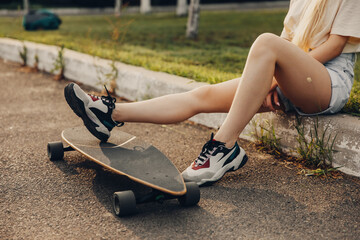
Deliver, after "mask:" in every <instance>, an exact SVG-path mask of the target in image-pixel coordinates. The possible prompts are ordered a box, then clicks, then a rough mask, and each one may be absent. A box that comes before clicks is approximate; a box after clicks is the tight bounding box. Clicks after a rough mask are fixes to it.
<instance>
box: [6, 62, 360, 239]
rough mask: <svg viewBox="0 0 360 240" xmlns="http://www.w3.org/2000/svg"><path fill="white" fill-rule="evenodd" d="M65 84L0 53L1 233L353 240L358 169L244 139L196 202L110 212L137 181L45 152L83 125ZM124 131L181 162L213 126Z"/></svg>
mask: <svg viewBox="0 0 360 240" xmlns="http://www.w3.org/2000/svg"><path fill="white" fill-rule="evenodd" d="M67 83H68V81H65V80H63V81H60V82H58V81H55V80H53V77H52V76H51V75H48V74H46V73H28V72H26V71H23V70H22V69H21V68H20V67H19V64H16V63H10V62H4V61H3V60H0V86H1V87H0V94H1V103H0V126H1V128H0V129H1V130H0V239H359V236H360V215H359V213H360V189H359V187H360V179H359V178H356V177H351V176H347V175H342V176H343V177H342V178H340V179H333V178H328V179H321V178H317V177H307V176H304V175H301V174H300V175H299V174H298V172H299V169H298V168H297V167H296V166H294V165H292V164H288V163H286V162H284V161H282V160H276V159H274V158H273V157H272V156H270V155H267V154H264V153H261V152H258V151H257V150H256V149H255V148H254V146H253V144H252V143H249V142H246V141H243V140H240V142H239V143H240V145H241V146H242V147H243V148H244V149H245V151H246V152H247V154H248V156H249V161H248V163H247V164H246V165H245V166H244V167H243V168H242V169H240V170H239V171H237V172H233V173H229V174H227V175H225V177H224V178H223V179H222V180H221V181H219V182H218V183H216V184H214V185H213V186H211V187H204V188H201V200H200V202H199V204H198V206H195V207H190V208H183V207H180V206H179V204H178V203H177V201H176V200H171V201H166V202H165V203H163V204H159V203H147V204H144V205H140V206H138V209H139V213H138V214H136V215H134V216H131V217H126V218H118V217H116V216H115V215H114V214H113V212H112V205H111V204H112V201H111V197H112V194H113V192H115V191H119V190H125V189H132V190H135V191H141V190H143V189H144V187H143V186H141V185H139V184H136V183H134V182H132V181H130V180H128V179H127V178H125V177H122V176H117V175H115V174H113V173H111V172H109V171H106V170H104V169H103V168H101V167H99V166H97V165H96V164H94V163H92V162H90V161H88V160H86V159H85V158H84V157H82V156H81V155H80V154H78V153H77V152H71V153H68V154H66V156H65V158H64V161H60V162H50V161H49V160H48V157H47V153H46V146H47V143H48V142H50V141H58V140H60V139H61V137H60V134H61V131H62V130H63V129H65V128H69V127H74V126H79V125H81V124H82V122H81V120H80V119H79V118H77V117H76V116H75V114H74V113H73V112H72V111H71V109H70V108H69V107H68V106H67V104H66V101H65V99H64V97H63V89H64V87H65V86H66V84H67ZM87 90H89V91H91V89H89V88H88V89H87ZM116 130H117V129H116ZM116 130H115V131H116ZM121 130H123V131H126V132H128V133H130V134H133V135H135V136H138V137H140V138H142V139H143V140H145V141H147V142H149V143H151V144H153V145H154V146H155V147H157V148H159V149H160V150H161V151H163V152H164V153H165V154H166V155H167V156H168V157H169V158H170V159H171V160H172V161H173V162H174V164H175V165H176V166H177V167H178V169H179V170H180V171H183V170H184V169H185V168H186V167H187V166H188V165H189V164H190V163H191V162H192V161H193V160H194V159H195V157H197V155H198V154H199V152H200V150H201V147H202V145H203V144H204V143H205V142H206V141H207V140H208V138H209V137H210V134H211V132H212V131H213V130H212V129H208V128H205V127H202V126H199V125H195V124H192V123H191V122H183V123H180V124H172V125H166V126H165V125H154V124H141V123H127V124H126V125H125V126H124V127H122V128H121Z"/></svg>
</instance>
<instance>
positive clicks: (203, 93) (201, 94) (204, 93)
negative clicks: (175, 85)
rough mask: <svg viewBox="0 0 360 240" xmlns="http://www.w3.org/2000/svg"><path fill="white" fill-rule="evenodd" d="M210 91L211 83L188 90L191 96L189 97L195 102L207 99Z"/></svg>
mask: <svg viewBox="0 0 360 240" xmlns="http://www.w3.org/2000/svg"><path fill="white" fill-rule="evenodd" d="M211 91H212V86H211V85H205V86H202V87H198V88H195V89H194V90H192V91H190V94H191V97H192V98H191V99H192V100H193V101H196V102H202V101H203V100H204V99H207V98H208V97H209V96H211Z"/></svg>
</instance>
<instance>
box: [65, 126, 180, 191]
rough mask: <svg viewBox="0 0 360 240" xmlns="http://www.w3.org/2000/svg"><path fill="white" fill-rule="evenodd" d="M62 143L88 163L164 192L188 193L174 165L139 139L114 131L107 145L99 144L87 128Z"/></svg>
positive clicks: (77, 129)
mask: <svg viewBox="0 0 360 240" xmlns="http://www.w3.org/2000/svg"><path fill="white" fill-rule="evenodd" d="M61 137H62V139H63V140H64V141H65V142H66V143H67V144H69V145H70V146H71V147H72V148H73V149H75V150H76V151H78V152H80V153H81V154H83V155H84V156H85V157H87V158H88V159H89V160H91V161H94V162H96V163H97V164H99V165H101V166H103V167H105V168H107V169H109V170H111V171H113V172H114V173H117V174H121V175H125V176H127V177H128V178H130V179H132V180H134V181H136V182H139V183H141V184H144V185H147V186H149V187H151V188H153V189H157V190H160V191H162V192H165V193H168V194H172V195H175V196H176V195H177V196H181V195H184V194H185V193H186V187H185V183H184V180H183V178H182V177H181V175H180V173H179V171H178V170H177V168H176V167H175V166H174V164H173V163H172V162H171V161H170V160H169V159H168V158H167V157H166V156H165V155H164V154H163V153H162V152H160V151H159V150H158V149H157V148H155V147H154V146H152V145H150V144H148V143H146V142H144V141H141V140H140V139H139V138H137V137H136V136H133V135H130V134H128V133H125V132H122V131H113V132H112V135H111V137H110V138H109V140H108V142H106V143H104V142H100V141H99V140H98V139H96V138H95V137H94V136H92V134H91V133H90V132H89V131H88V130H87V129H86V128H85V127H75V128H69V129H66V130H64V131H63V132H62V134H61Z"/></svg>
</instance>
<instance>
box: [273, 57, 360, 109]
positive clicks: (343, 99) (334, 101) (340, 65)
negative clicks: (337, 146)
mask: <svg viewBox="0 0 360 240" xmlns="http://www.w3.org/2000/svg"><path fill="white" fill-rule="evenodd" d="M355 62H356V54H355V53H342V54H340V55H339V56H338V57H336V58H334V59H332V60H330V61H328V62H326V63H324V66H325V67H326V69H327V70H328V72H329V75H330V78H331V100H330V104H329V107H328V108H327V109H326V110H324V111H321V112H318V113H311V114H307V113H303V112H301V110H300V109H298V108H297V107H296V106H295V105H294V104H293V103H292V102H291V101H290V100H289V99H287V98H286V97H285V96H284V94H283V93H282V92H281V90H280V88H279V87H277V89H276V91H277V92H278V95H279V98H280V99H281V101H282V103H283V105H284V107H285V112H293V111H296V112H297V113H298V114H299V115H301V116H315V115H322V114H324V115H325V114H334V113H337V112H339V111H340V110H341V109H342V108H343V107H344V106H345V104H346V103H347V101H348V100H349V97H350V92H351V88H352V85H353V82H354V66H355Z"/></svg>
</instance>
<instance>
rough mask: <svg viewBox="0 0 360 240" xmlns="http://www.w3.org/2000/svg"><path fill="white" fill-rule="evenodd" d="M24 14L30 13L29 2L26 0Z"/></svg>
mask: <svg viewBox="0 0 360 240" xmlns="http://www.w3.org/2000/svg"><path fill="white" fill-rule="evenodd" d="M24 12H25V13H28V12H29V0H24Z"/></svg>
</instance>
